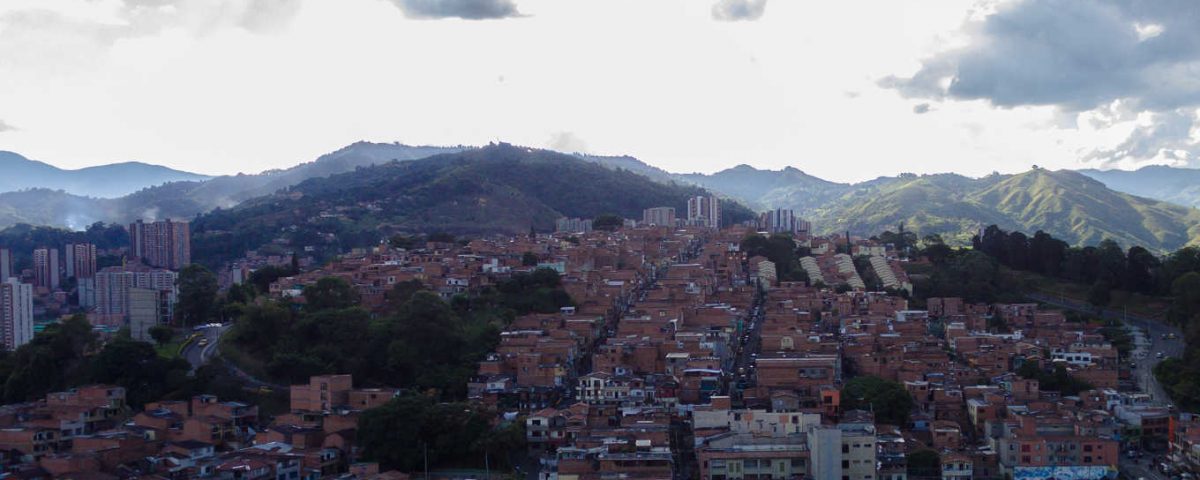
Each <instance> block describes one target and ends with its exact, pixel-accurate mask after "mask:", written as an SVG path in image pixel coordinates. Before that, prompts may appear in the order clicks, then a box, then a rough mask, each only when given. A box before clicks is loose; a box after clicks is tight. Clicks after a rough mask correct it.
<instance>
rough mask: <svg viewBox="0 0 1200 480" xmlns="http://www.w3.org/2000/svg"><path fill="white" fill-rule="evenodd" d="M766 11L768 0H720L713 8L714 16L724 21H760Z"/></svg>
mask: <svg viewBox="0 0 1200 480" xmlns="http://www.w3.org/2000/svg"><path fill="white" fill-rule="evenodd" d="M766 9H767V0H719V1H718V2H717V3H716V4H715V5H713V7H712V15H713V18H715V19H717V20H724V21H737V20H758V19H759V18H761V17H762V15H763V11H765V10H766Z"/></svg>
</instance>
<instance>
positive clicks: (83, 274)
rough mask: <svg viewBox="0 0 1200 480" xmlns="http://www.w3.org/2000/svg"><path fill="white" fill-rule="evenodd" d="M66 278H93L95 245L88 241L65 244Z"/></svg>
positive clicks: (94, 274) (94, 272)
mask: <svg viewBox="0 0 1200 480" xmlns="http://www.w3.org/2000/svg"><path fill="white" fill-rule="evenodd" d="M66 255H67V258H66V260H67V261H66V263H65V266H66V267H67V278H76V279H83V278H93V277H95V276H96V246H95V245H93V244H90V243H74V244H71V243H69V244H67V249H66Z"/></svg>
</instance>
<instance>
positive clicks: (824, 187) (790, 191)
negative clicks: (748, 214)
mask: <svg viewBox="0 0 1200 480" xmlns="http://www.w3.org/2000/svg"><path fill="white" fill-rule="evenodd" d="M679 177H680V178H682V179H683V180H685V181H688V182H691V183H694V184H696V185H700V186H702V187H705V188H709V189H712V190H715V191H717V192H720V193H724V194H726V195H729V196H732V197H734V198H738V199H741V200H742V201H744V202H746V203H747V204H748V205H752V206H754V207H757V208H759V209H762V210H765V209H770V208H776V207H777V206H781V205H787V206H788V208H793V209H796V210H800V211H809V210H811V209H814V208H817V207H820V206H823V205H825V204H827V203H828V202H829V201H831V200H833V199H834V198H837V197H838V196H840V195H842V194H843V193H845V192H846V191H848V190H849V188H850V185H847V184H843V183H834V182H830V181H827V180H822V179H820V178H817V177H814V176H812V175H809V174H807V173H804V172H802V171H800V170H797V169H795V168H792V167H787V168H784V169H783V170H759V169H757V168H754V167H751V166H749V165H738V166H736V167H733V168H730V169H726V170H722V171H720V172H717V173H714V174H711V175H704V174H699V173H692V174H686V175H680V176H679Z"/></svg>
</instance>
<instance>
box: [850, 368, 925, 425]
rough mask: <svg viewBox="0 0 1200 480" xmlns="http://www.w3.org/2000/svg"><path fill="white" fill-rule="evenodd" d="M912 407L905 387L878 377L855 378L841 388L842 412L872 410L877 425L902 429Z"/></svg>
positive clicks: (911, 400) (912, 404)
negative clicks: (894, 426)
mask: <svg viewBox="0 0 1200 480" xmlns="http://www.w3.org/2000/svg"><path fill="white" fill-rule="evenodd" d="M914 405H915V403H914V402H913V398H912V395H910V394H909V393H908V390H905V389H904V385H901V384H899V383H896V382H892V381H888V380H884V379H882V378H879V377H875V376H864V377H855V378H853V379H851V380H850V381H849V382H846V385H845V386H844V387H842V409H843V410H871V411H873V412H874V413H875V422H876V423H884V424H890V425H897V426H900V427H901V428H903V427H904V426H906V425H908V419H909V415H910V413H911V412H912V409H913V406H914Z"/></svg>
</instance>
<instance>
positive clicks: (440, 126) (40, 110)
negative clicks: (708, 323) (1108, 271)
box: [0, 0, 1200, 181]
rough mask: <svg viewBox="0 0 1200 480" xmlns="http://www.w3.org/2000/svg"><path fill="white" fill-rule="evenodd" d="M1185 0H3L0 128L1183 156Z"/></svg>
mask: <svg viewBox="0 0 1200 480" xmlns="http://www.w3.org/2000/svg"><path fill="white" fill-rule="evenodd" d="M1196 25H1200V2H1195V1H1193V0H1161V1H1154V2H1147V1H1144V0H1096V1H1086V2H1084V1H1076V0H1010V1H996V0H987V1H977V2H971V1H964V0H907V1H901V0H855V1H834V2H818V1H810V0H206V1H185V0H4V1H3V2H0V150H11V151H15V152H18V153H20V154H22V155H25V156H26V157H29V158H33V159H37V160H41V161H45V162H47V163H50V164H53V165H56V166H59V167H63V168H80V167H85V166H91V165H98V164H105V163H113V162H121V161H143V162H147V163H154V164H160V165H166V166H170V167H173V168H179V169H183V170H188V171H194V172H199V173H206V174H232V173H238V172H243V173H256V172H259V171H262V170H266V169H272V168H285V167H289V166H292V165H295V164H297V163H300V162H305V161H311V160H313V159H315V158H316V157H317V156H319V155H321V154H323V153H327V152H330V151H333V150H336V149H338V148H340V147H342V146H345V145H347V144H349V143H352V142H355V141H359V140H367V141H376V142H401V143H407V144H419V145H460V144H462V145H481V144H486V143H488V142H493V141H505V142H510V143H515V144H520V145H526V146H533V147H545V148H553V149H557V150H561V151H568V152H584V153H592V154H603V155H632V156H635V157H638V158H639V159H641V160H643V161H645V162H647V163H650V164H652V165H655V166H658V167H661V168H663V169H666V170H669V171H673V172H706V173H707V172H714V171H718V170H721V169H724V168H729V167H732V166H735V165H738V164H749V165H753V166H755V167H759V168H770V169H779V168H783V167H789V166H790V167H795V168H798V169H801V170H803V171H805V172H808V173H810V174H813V175H817V176H819V177H822V178H826V179H830V180H836V181H861V180H866V179H870V178H874V177H877V176H882V175H894V174H897V173H902V172H913V173H937V172H958V173H962V174H967V175H972V176H981V175H986V174H989V173H991V172H1002V173H1011V172H1018V171H1024V170H1027V169H1029V168H1030V167H1031V166H1032V165H1039V166H1041V167H1045V168H1056V169H1057V168H1126V169H1128V168H1136V167H1139V166H1142V165H1147V164H1166V165H1175V166H1191V167H1200V120H1198V108H1200V28H1196Z"/></svg>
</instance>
